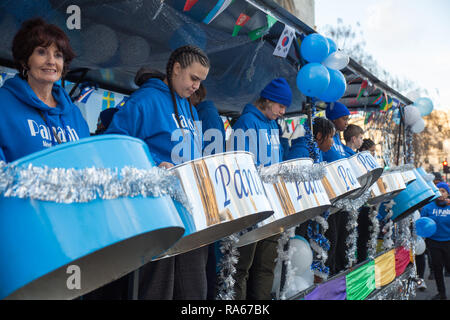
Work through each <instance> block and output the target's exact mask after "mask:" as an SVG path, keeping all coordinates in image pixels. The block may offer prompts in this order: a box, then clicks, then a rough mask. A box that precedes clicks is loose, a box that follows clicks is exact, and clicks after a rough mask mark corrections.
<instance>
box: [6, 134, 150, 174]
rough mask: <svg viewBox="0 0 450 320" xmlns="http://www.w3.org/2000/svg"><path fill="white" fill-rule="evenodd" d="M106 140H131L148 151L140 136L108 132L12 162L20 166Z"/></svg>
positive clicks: (63, 144)
mask: <svg viewBox="0 0 450 320" xmlns="http://www.w3.org/2000/svg"><path fill="white" fill-rule="evenodd" d="M106 140H122V141H124V140H129V141H130V142H134V143H138V144H140V145H141V146H142V147H143V148H144V149H145V151H147V152H148V146H147V144H146V143H145V142H144V141H142V140H141V139H138V138H134V137H130V136H125V135H119V134H107V135H100V136H92V137H86V138H83V139H80V140H77V141H70V142H65V143H62V144H59V145H56V146H53V147H51V148H47V149H44V150H41V151H38V152H34V153H31V154H29V155H27V156H24V157H22V158H19V159H17V160H15V161H14V162H11V165H16V166H20V165H23V163H24V162H31V161H32V160H34V159H37V158H40V157H42V156H45V155H49V154H52V153H55V152H58V151H61V150H64V149H69V148H73V147H75V146H77V145H83V144H88V143H89V144H91V143H93V142H96V141H106Z"/></svg>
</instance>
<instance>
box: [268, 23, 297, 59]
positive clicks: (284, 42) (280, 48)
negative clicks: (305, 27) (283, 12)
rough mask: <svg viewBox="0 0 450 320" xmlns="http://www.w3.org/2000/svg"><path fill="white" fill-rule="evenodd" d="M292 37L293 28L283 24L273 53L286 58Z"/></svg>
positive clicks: (293, 35) (293, 34)
mask: <svg viewBox="0 0 450 320" xmlns="http://www.w3.org/2000/svg"><path fill="white" fill-rule="evenodd" d="M294 38H295V29H294V28H292V27H289V26H287V25H285V26H284V30H283V32H282V33H281V36H280V38H279V39H278V43H277V46H276V47H275V50H274V51H273V54H274V55H275V56H278V57H282V58H286V56H287V54H288V53H289V49H290V48H291V45H292V41H293V39H294Z"/></svg>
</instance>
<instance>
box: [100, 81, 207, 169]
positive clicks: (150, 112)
mask: <svg viewBox="0 0 450 320" xmlns="http://www.w3.org/2000/svg"><path fill="white" fill-rule="evenodd" d="M174 94H175V99H176V101H177V106H178V114H179V116H180V122H181V127H182V130H177V129H180V127H179V125H178V122H177V121H176V117H175V109H174V106H173V102H172V98H171V95H170V90H169V87H168V86H167V85H166V84H165V83H164V82H163V81H161V80H159V79H154V78H153V79H149V80H147V81H146V82H145V83H144V84H143V85H142V86H141V87H140V88H139V90H137V91H135V92H134V93H133V94H132V95H131V96H130V97H129V99H128V100H127V101H126V103H125V105H124V106H123V107H121V108H120V109H119V111H117V112H116V114H115V115H114V117H113V120H112V121H111V124H110V125H109V127H108V129H107V130H106V131H105V133H106V134H107V133H117V134H124V135H128V136H132V137H136V138H139V139H142V140H144V141H145V143H146V144H147V145H148V147H149V149H150V153H151V155H152V158H153V160H154V161H155V163H156V165H159V164H160V163H161V162H169V163H173V164H175V165H177V164H180V163H183V162H186V161H189V160H193V159H197V158H200V157H201V155H202V148H203V142H202V141H203V139H202V134H201V132H200V133H199V132H198V131H197V128H196V124H195V123H194V121H198V115H197V111H196V110H195V107H194V106H192V114H193V116H194V119H193V118H192V117H191V112H190V108H189V101H188V100H187V99H185V98H182V97H180V96H179V95H178V94H177V93H176V92H175V93H174ZM174 131H176V132H175V134H174V138H173V140H174V141H172V139H171V137H172V133H173V132H174ZM183 137H184V138H185V140H184V142H183ZM189 148H190V152H184V151H185V150H187V151H189ZM172 150H173V151H174V156H175V157H176V158H173V159H172Z"/></svg>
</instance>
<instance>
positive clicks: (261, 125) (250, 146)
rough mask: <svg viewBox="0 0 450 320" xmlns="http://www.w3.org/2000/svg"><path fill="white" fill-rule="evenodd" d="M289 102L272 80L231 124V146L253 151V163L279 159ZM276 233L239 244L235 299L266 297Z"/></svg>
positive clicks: (286, 91)
mask: <svg viewBox="0 0 450 320" xmlns="http://www.w3.org/2000/svg"><path fill="white" fill-rule="evenodd" d="M291 102H292V92H291V88H290V87H289V84H288V83H287V81H286V80H285V79H283V78H278V79H274V80H272V81H271V82H270V83H269V84H268V85H267V86H266V87H265V88H264V89H263V90H262V91H261V94H260V98H259V99H258V100H257V101H256V102H255V103H254V104H247V105H246V106H245V108H244V111H243V112H242V115H241V116H240V117H239V119H238V120H237V121H236V123H235V124H234V126H233V135H232V137H231V138H230V141H231V142H232V143H233V144H234V145H233V148H234V150H245V151H249V152H252V153H254V155H255V156H256V164H257V165H258V166H259V165H264V166H269V165H271V164H275V163H278V162H281V161H282V155H283V149H282V147H281V144H280V137H279V133H280V130H279V127H278V125H277V122H276V120H277V119H278V118H280V117H282V116H283V115H284V113H285V111H286V108H288V107H289V106H290V105H291ZM278 237H279V235H275V236H272V237H269V238H267V239H263V240H261V241H258V242H256V243H252V244H249V245H247V246H243V247H240V248H239V249H238V251H239V261H238V263H237V265H236V274H235V276H234V278H235V281H236V283H235V292H236V293H235V299H236V300H245V299H248V300H270V299H271V294H270V292H271V289H272V284H273V277H274V269H275V259H276V257H277V249H276V246H277V240H278Z"/></svg>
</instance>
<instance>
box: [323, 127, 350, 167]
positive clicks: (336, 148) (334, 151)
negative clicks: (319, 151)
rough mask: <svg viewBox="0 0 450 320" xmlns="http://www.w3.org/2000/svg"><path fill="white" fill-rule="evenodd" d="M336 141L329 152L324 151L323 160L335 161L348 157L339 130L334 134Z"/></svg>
mask: <svg viewBox="0 0 450 320" xmlns="http://www.w3.org/2000/svg"><path fill="white" fill-rule="evenodd" d="M333 140H334V143H333V145H332V146H331V149H330V150H328V151H327V152H323V160H324V161H326V162H333V161H337V160H340V159H344V158H348V155H347V153H346V152H345V151H344V146H343V144H342V142H341V137H340V134H339V132H336V134H335V135H334V136H333Z"/></svg>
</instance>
